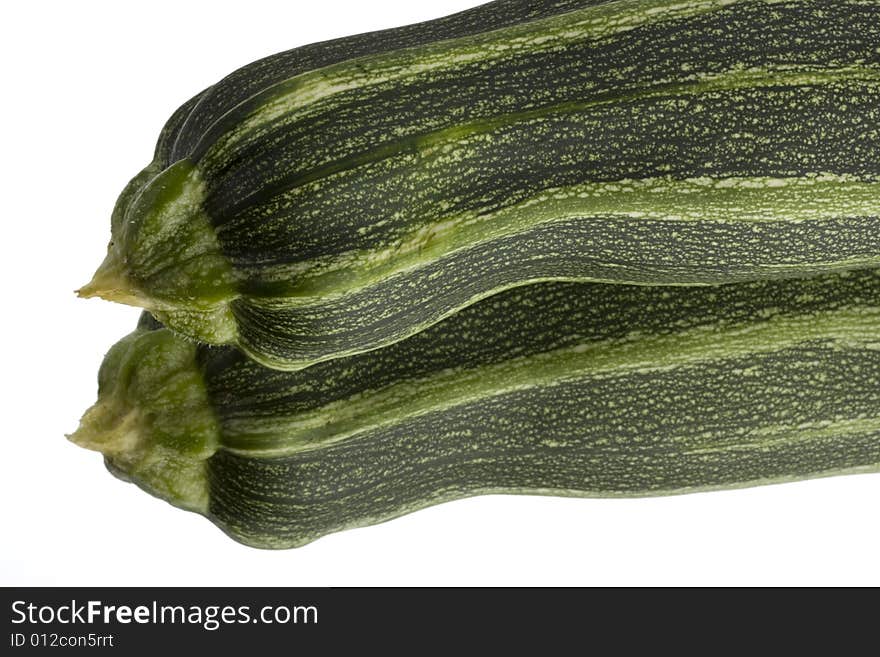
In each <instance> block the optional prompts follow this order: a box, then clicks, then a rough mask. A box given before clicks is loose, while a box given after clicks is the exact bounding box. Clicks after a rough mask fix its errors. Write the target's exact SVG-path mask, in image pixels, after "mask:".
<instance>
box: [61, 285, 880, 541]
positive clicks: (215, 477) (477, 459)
mask: <svg viewBox="0 0 880 657" xmlns="http://www.w3.org/2000/svg"><path fill="white" fill-rule="evenodd" d="M878 379H880V270H862V271H857V272H845V273H840V274H837V273H835V274H824V275H819V276H815V277H808V278H804V279H783V280H763V281H756V282H750V283H741V284H736V285H727V286H717V287H698V286H695V287H659V286H625V285H604V284H595V283H580V284H578V283H540V284H535V285H529V286H522V287H518V288H514V289H512V290H508V291H506V292H503V293H500V294H498V295H496V296H493V297H491V298H489V299H485V300H483V301H481V302H479V303H477V304H474V305H472V306H470V307H468V308H466V309H463V310H461V311H459V312H458V313H456V314H455V315H453V316H451V317H450V318H448V319H446V320H444V321H442V322H439V323H438V324H435V325H434V326H432V327H430V328H428V329H426V330H425V331H423V332H421V333H419V334H416V335H414V336H412V337H410V338H408V339H406V340H403V341H400V342H397V343H395V344H393V345H391V346H388V347H385V348H383V349H378V350H374V351H370V352H366V353H362V354H358V355H355V356H350V357H346V358H340V359H335V360H331V361H326V362H323V363H319V364H316V365H314V366H312V367H310V368H307V369H303V370H299V371H294V372H284V371H279V370H273V369H269V368H266V367H263V366H262V365H259V364H257V363H255V362H253V361H252V360H250V359H249V358H247V357H246V356H245V355H244V354H242V353H241V352H240V351H238V350H236V349H234V348H231V347H224V348H212V347H207V346H205V345H199V344H197V343H194V342H192V341H189V340H186V339H184V338H182V337H180V336H178V335H176V334H175V333H174V332H172V331H170V330H168V329H166V328H162V327H161V325H159V324H158V323H157V322H155V320H153V319H152V318H151V317H149V316H148V315H146V316H145V318H144V319H143V320H142V322H141V325H140V326H139V328H138V329H137V330H136V331H135V332H134V333H132V334H131V335H129V336H128V337H126V338H124V339H123V340H122V341H121V342H119V343H118V344H117V345H115V346H114V347H113V348H112V349H111V351H110V352H109V353H108V355H107V357H106V359H105V361H104V364H103V365H102V367H101V371H100V375H99V393H98V401H97V403H96V405H95V406H94V407H92V408H91V409H90V410H89V411H88V412H87V413H86V414H85V416H84V417H83V420H82V422H81V425H80V428H79V429H78V430H77V431H76V432H75V433H74V434H73V435H72V440H73V441H74V442H76V443H77V444H79V445H82V446H84V447H88V448H91V449H95V450H98V451H100V452H102V453H103V454H104V456H105V459H106V463H107V465H108V466H109V468H110V470H111V471H112V472H113V473H115V474H116V475H117V476H120V477H122V478H124V479H127V480H130V481H133V482H134V483H136V484H138V485H139V486H141V487H142V488H144V489H145V490H147V491H148V492H150V493H152V494H153V495H156V496H158V497H161V498H163V499H165V500H168V501H169V502H171V503H172V504H175V505H177V506H180V507H183V508H185V509H189V510H192V511H196V512H198V513H201V514H204V515H206V516H207V517H209V518H210V519H211V520H213V521H214V522H215V523H217V524H218V525H219V526H220V527H221V528H223V529H224V530H225V531H226V532H227V533H228V534H229V535H230V536H232V537H233V538H235V539H237V540H239V541H242V542H244V543H247V544H249V545H253V546H258V547H266V548H284V547H293V546H299V545H303V544H304V543H307V542H309V541H312V540H314V539H316V538H318V537H320V536H322V535H324V534H327V533H329V532H333V531H337V530H341V529H345V528H350V527H357V526H362V525H367V524H371V523H376V522H380V521H384V520H387V519H389V518H393V517H395V516H399V515H401V514H404V513H407V512H410V511H413V510H416V509H419V508H422V507H425V506H428V505H432V504H438V503H440V502H445V501H448V500H453V499H457V498H461V497H465V496H469V495H477V494H482V493H530V494H548V495H549V494H552V495H568V496H585V497H586V496H611V497H614V496H646V495H661V494H675V493H686V492H692V491H700V490H707V489H721V488H733V487H740V486H747V485H754V484H765V483H772V482H781V481H788V480H792V479H801V478H808V477H820V476H828V475H834V474H843V473H856V472H877V471H880V386H878V385H877V381H878Z"/></svg>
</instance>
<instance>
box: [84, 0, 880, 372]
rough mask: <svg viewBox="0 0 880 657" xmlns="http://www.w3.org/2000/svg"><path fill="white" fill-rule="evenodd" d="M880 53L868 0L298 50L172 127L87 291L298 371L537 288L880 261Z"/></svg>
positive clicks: (513, 10) (501, 13) (879, 30)
mask: <svg viewBox="0 0 880 657" xmlns="http://www.w3.org/2000/svg"><path fill="white" fill-rule="evenodd" d="M878 42H880V2H872V1H867V2H865V1H860V2H857V1H854V0H848V1H847V0H830V1H829V0H786V1H772V0H766V1H760V0H689V1H686V2H680V1H673V0H640V1H638V0H617V1H615V2H546V1H545V2H514V1H510V0H502V1H500V2H494V3H490V4H488V5H484V6H483V7H478V8H476V9H474V10H471V11H470V12H465V13H463V14H460V15H456V16H453V17H449V18H446V19H440V20H438V21H434V22H429V23H426V24H422V25H420V26H410V27H406V28H398V29H396V30H389V31H384V32H380V33H376V34H367V35H361V36H358V37H351V38H349V39H343V40H339V41H335V42H329V43H324V44H316V45H313V46H306V47H305V48H302V49H296V50H293V51H289V52H287V53H282V54H281V55H276V56H274V57H271V58H268V59H266V60H261V61H260V62H256V63H254V64H252V65H250V66H248V67H245V68H243V69H241V70H240V71H237V72H236V73H233V74H232V75H231V76H229V77H228V78H227V79H226V80H224V81H222V82H220V83H218V85H216V86H215V87H212V88H211V89H209V90H206V91H205V92H203V94H201V95H200V96H199V97H197V98H196V99H194V101H191V104H190V105H189V106H188V107H186V108H185V109H183V110H181V111H179V112H178V114H176V115H175V118H173V119H172V120H171V121H170V122H169V126H167V127H166V130H165V131H164V132H163V137H162V139H161V140H160V146H159V147H158V148H157V159H156V160H155V161H154V163H153V164H152V165H151V167H148V172H147V173H146V174H142V175H141V177H139V178H137V179H136V181H135V182H134V183H132V185H133V186H132V188H131V189H129V190H127V192H126V193H124V194H123V197H121V199H120V202H119V205H118V207H117V211H116V215H117V216H118V217H120V219H119V220H114V235H113V241H112V246H111V248H110V251H109V253H108V257H107V260H106V261H105V263H104V265H102V267H101V268H100V269H99V271H98V273H97V274H96V277H95V279H94V281H93V282H92V283H91V284H90V285H87V286H86V287H85V288H83V290H81V293H82V294H83V296H103V297H105V298H108V299H111V300H116V301H121V302H125V303H131V304H134V305H139V306H143V307H145V308H147V309H149V310H150V311H151V312H153V313H154V314H155V315H156V316H157V317H158V318H160V319H161V320H162V321H163V322H165V323H166V324H167V325H168V326H169V327H170V328H172V329H174V330H177V331H179V332H181V333H184V334H185V335H188V336H190V337H193V338H197V339H199V340H202V341H205V342H208V343H212V344H231V345H236V346H238V347H239V348H240V349H242V350H243V351H245V352H246V353H247V354H248V355H249V356H250V357H251V358H253V359H255V360H257V361H259V362H260V363H262V364H263V365H266V366H268V367H273V368H277V369H282V370H295V369H299V368H302V367H306V366H309V365H311V364H314V363H316V362H321V361H324V360H327V359H331V358H335V357H340V356H346V355H352V354H356V353H359V352H363V351H367V350H370V349H376V348H379V347H382V346H384V345H387V344H390V343H393V342H395V341H398V340H401V339H404V338H406V337H408V336H410V335H413V334H414V333H417V332H418V331H420V330H422V329H424V328H425V327H427V326H430V325H432V324H434V323H436V322H438V321H441V320H442V319H443V318H445V317H447V316H449V315H450V314H452V313H453V312H455V311H456V310H457V309H459V308H462V307H465V306H467V305H469V304H471V303H474V302H476V301H478V300H479V299H481V298H484V297H486V296H489V295H491V294H493V293H497V292H500V291H502V290H505V289H509V288H512V287H515V286H518V285H523V284H526V283H533V282H537V281H551V280H553V281H603V282H623V283H635V284H664V285H705V284H716V283H730V282H738V281H745V280H754V279H764V278H781V277H788V276H792V275H805V274H808V273H821V272H825V271H830V270H848V269H857V268H863V267H869V266H873V265H876V264H878V263H880V158H878V156H877V153H878V152H880V54H878V51H877V47H876V45H877V43H878ZM122 218H124V219H125V220H124V221H123V220H122Z"/></svg>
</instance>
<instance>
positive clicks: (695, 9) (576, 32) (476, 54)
mask: <svg viewBox="0 0 880 657" xmlns="http://www.w3.org/2000/svg"><path fill="white" fill-rule="evenodd" d="M739 1H741V0H691V1H686V0H685V1H682V0H620V1H619V2H611V3H608V4H603V5H597V6H594V7H588V8H585V9H581V10H578V11H573V12H569V13H566V14H560V15H557V16H552V17H550V18H545V19H542V20H538V21H533V22H529V23H523V24H520V25H514V26H508V27H505V28H503V29H501V30H495V31H491V32H485V33H480V34H476V35H472V36H468V37H462V38H459V39H451V40H447V41H440V42H435V43H430V44H425V45H421V46H416V47H412V48H405V49H400V50H396V51H393V52H390V53H380V54H377V55H368V56H365V57H361V58H357V59H353V60H348V61H345V62H341V63H339V64H334V65H331V66H327V67H324V68H321V69H317V70H314V71H308V72H306V73H303V74H301V75H299V76H297V77H295V78H291V80H286V81H284V82H282V83H279V84H278V85H276V86H278V87H279V88H284V91H283V93H280V94H279V96H278V97H277V98H276V99H274V100H272V101H268V102H266V103H265V104H263V105H262V106H261V107H260V108H259V109H258V110H257V111H255V112H254V113H253V114H251V115H250V116H249V117H248V118H247V119H245V120H244V121H242V122H240V123H239V124H238V125H237V126H236V127H235V128H234V129H233V130H231V131H230V132H228V133H226V135H225V136H224V137H223V138H222V139H220V140H219V141H218V142H217V143H216V144H215V145H214V146H213V147H212V151H213V154H212V155H211V157H221V158H222V153H223V152H224V148H225V145H226V144H229V143H233V142H235V141H237V139H238V138H239V137H241V136H242V135H245V134H247V133H248V132H250V131H251V130H253V129H255V128H259V126H261V125H264V124H265V123H266V122H268V121H272V120H273V119H276V118H278V117H280V116H283V115H286V114H291V113H294V112H297V111H298V110H302V109H304V108H308V107H309V106H311V105H315V104H316V103H318V102H319V101H321V100H323V99H325V98H328V97H330V96H333V95H335V94H339V93H342V92H345V91H348V90H351V89H356V88H363V87H364V86H365V85H377V84H383V83H386V82H392V81H399V80H403V79H406V78H412V77H415V76H420V75H425V74H428V73H431V72H432V71H436V70H440V69H444V68H450V67H453V66H455V65H461V64H468V63H472V62H481V61H482V62H486V63H487V64H488V65H491V62H492V61H494V60H497V59H501V58H504V57H509V56H510V55H511V54H512V53H516V54H517V55H523V54H530V53H539V52H545V51H550V50H554V49H559V48H564V47H565V46H566V45H567V44H570V43H576V42H579V41H584V40H597V39H601V38H604V37H608V36H611V35H614V34H619V33H623V32H627V31H630V30H633V29H636V28H639V27H642V26H644V25H649V24H652V23H658V22H663V21H671V20H679V19H683V18H689V17H693V16H698V15H700V14H704V13H708V12H712V11H717V10H719V9H722V8H724V7H728V6H730V5H734V4H736V3H737V2H739ZM795 1H797V0H795ZM781 2H791V0H764V4H778V3H781ZM292 80H296V84H294V85H291V81H292ZM303 115H304V116H305V114H303Z"/></svg>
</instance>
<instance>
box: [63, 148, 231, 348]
mask: <svg viewBox="0 0 880 657" xmlns="http://www.w3.org/2000/svg"><path fill="white" fill-rule="evenodd" d="M150 176H152V177H150ZM205 193H206V192H205V185H204V183H203V181H202V179H201V175H200V173H199V171H198V169H197V168H196V166H195V165H194V164H193V163H192V162H190V161H189V160H181V161H179V162H177V163H175V164H173V165H171V166H170V167H168V168H166V169H164V170H162V171H156V168H155V167H152V168H151V167H147V168H146V169H145V170H144V171H143V172H141V174H139V175H138V176H137V177H136V178H135V179H134V180H133V181H132V182H131V183H129V186H128V187H126V189H125V190H124V191H123V193H122V195H121V196H120V197H119V200H118V202H117V206H116V209H115V210H114V213H113V215H114V221H113V229H112V237H111V240H110V244H109V246H108V249H107V256H106V257H105V259H104V262H103V263H102V264H101V266H100V267H98V269H97V271H96V272H95V275H94V277H93V278H92V280H91V281H90V282H89V283H88V284H86V285H84V286H83V287H82V288H80V289H79V290H77V294H78V295H79V296H80V297H83V298H92V297H100V298H102V299H105V300H107V301H114V302H117V303H124V304H127V305H132V306H138V307H141V308H145V309H147V310H149V311H151V312H154V313H157V314H161V315H163V317H164V318H165V319H173V320H174V322H175V324H176V325H177V324H180V325H181V326H185V327H186V332H187V334H188V335H190V336H192V337H194V338H197V339H199V340H201V341H203V342H208V343H211V344H226V343H230V342H234V341H235V337H236V335H237V328H236V325H235V320H234V318H233V316H232V313H231V312H230V310H229V303H230V302H231V301H232V300H233V299H235V298H236V297H237V296H238V280H237V276H236V274H235V272H234V271H233V268H232V266H231V264H230V263H229V261H228V260H227V259H226V257H225V255H224V254H223V251H222V249H221V247H220V244H219V242H218V240H217V235H216V233H215V230H214V226H213V224H212V222H211V219H210V217H209V216H208V214H207V212H206V211H205V209H204V199H205Z"/></svg>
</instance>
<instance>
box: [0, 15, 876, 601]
mask: <svg viewBox="0 0 880 657" xmlns="http://www.w3.org/2000/svg"><path fill="white" fill-rule="evenodd" d="M475 4H477V2H475V1H474V0H457V1H451V0H431V1H430V2H428V1H425V2H412V1H394V0H371V1H370V2H362V1H355V0H325V1H324V2H299V1H296V0H287V1H286V2H265V1H258V0H247V1H242V0H236V1H235V2H218V1H214V2H181V1H180V0H176V1H171V2H169V1H159V0H153V1H152V2H149V3H133V2H106V3H99V2H88V1H85V0H81V1H80V2H62V1H58V2H54V3H53V2H18V3H5V4H4V5H3V8H2V9H0V48H2V53H0V54H2V66H3V77H2V80H0V94H2V102H0V113H2V122H0V129H2V135H3V142H2V155H0V167H2V176H0V180H2V185H3V194H2V205H0V212H2V217H0V222H2V224H0V226H2V229H0V230H2V258H0V267H2V284H3V288H2V289H3V293H4V297H3V317H2V322H0V331H2V348H3V356H2V365H0V372H2V385H3V390H2V397H0V399H2V413H0V427H2V436H0V440H2V452H0V454H2V456H0V504H2V524H0V534H2V538H0V549H2V554H0V585H51V584H62V585H310V586H324V585H346V584H348V585H428V584H435V585H452V584H462V585H467V584H472V585H507V584H521V585H538V584H546V585H573V584H577V585H627V584H642V585H653V584H683V585H685V584H686V585H700V584H733V585H737V584H777V585H793V584H819V585H822V584H838V585H840V584H850V585H858V584H871V585H880V558H878V554H880V522H878V504H880V475H861V476H851V477H843V478H837V479H825V480H818V481H810V482H804V483H796V484H786V485H781V486H772V487H765V488H759V489H750V490H740V491H732V492H723V493H708V494H700V495H692V496H685V497H677V498H663V499H646V500H573V499H555V498H535V497H500V496H499V497H483V498H474V499H470V500H464V501H460V502H455V503H451V504H446V505H443V506H439V507H434V508H432V509H428V510H425V511H421V512H418V513H416V514H413V515H410V516H408V517H405V518H402V519H399V520H395V521H392V522H389V523H386V524H383V525H380V526H377V527H372V528H368V529H360V530H354V531H348V532H344V533H341V534H335V535H332V536H329V537H326V538H323V539H321V540H319V541H317V542H316V543H312V544H311V545H309V546H307V547H305V548H301V549H299V550H289V551H283V552H265V551H259V550H254V549H251V548H246V547H243V546H241V545H239V544H237V543H234V542H233V541H231V540H229V539H228V538H226V537H225V535H223V534H222V533H221V532H220V531H219V530H217V529H216V528H215V527H214V526H213V525H212V524H211V523H210V522H209V521H207V520H205V519H203V518H201V517H199V516H196V515H193V514H189V513H186V512H183V511H179V510H177V509H175V508H173V507H171V506H169V505H167V504H165V503H164V502H161V501H159V500H156V499H154V498H151V497H150V496H148V495H147V494H145V493H143V492H142V491H140V490H139V489H137V488H135V487H134V486H132V485H130V484H125V483H123V482H121V481H118V480H117V479H115V478H114V477H112V476H111V475H110V474H109V473H108V472H106V471H105V469H104V466H103V464H102V460H101V457H100V456H99V455H98V454H97V453H94V452H88V451H85V450H83V449H80V448H78V447H76V446H74V445H72V444H70V443H69V442H67V441H66V440H65V438H64V435H65V433H70V432H71V431H73V429H75V428H76V426H77V421H78V419H79V417H80V415H81V414H82V412H83V411H84V410H85V409H86V408H87V407H88V406H89V405H90V404H92V403H93V402H94V399H95V394H96V373H97V369H98V365H99V363H100V361H101V358H102V356H103V354H104V352H105V351H106V349H107V348H108V347H109V346H110V345H111V344H112V343H113V342H114V341H115V340H117V339H118V338H120V337H121V336H123V335H124V334H126V333H128V332H129V331H130V330H131V329H132V327H133V326H134V324H135V322H136V320H137V316H138V311H137V310H135V309H134V308H128V307H123V306H117V305H114V304H110V303H107V302H103V301H99V300H92V301H82V300H78V299H77V298H75V296H74V294H73V290H74V289H75V288H77V287H78V286H80V285H81V284H83V283H85V282H86V281H87V280H88V279H89V278H90V276H91V274H92V271H93V270H94V268H95V267H96V266H97V264H98V263H99V262H100V261H101V259H102V257H103V252H104V249H105V245H106V242H107V239H108V236H109V221H110V211H111V209H112V207H113V203H114V201H115V198H116V195H117V194H118V193H119V191H120V190H121V189H122V187H123V185H124V184H125V183H126V182H127V181H128V180H129V178H130V177H131V176H133V175H134V174H135V173H136V172H138V171H139V170H140V169H141V167H142V166H144V165H145V164H146V163H147V162H148V161H149V160H150V158H151V155H152V150H153V146H154V143H155V139H156V137H157V136H158V133H159V129H160V128H161V126H162V124H163V123H164V121H165V119H166V118H167V117H168V116H169V115H170V114H171V112H172V111H173V110H174V109H175V108H176V107H177V106H178V105H179V104H180V103H182V102H183V101H185V100H186V99H188V98H189V97H190V96H192V95H193V94H194V93H196V92H198V91H199V90H201V89H202V88H204V87H206V86H208V85H210V84H212V83H213V82H215V81H217V80H219V79H220V78H221V77H223V76H224V75H225V74H227V73H229V72H230V71H232V70H233V69H235V68H237V67H239V66H241V65H244V64H246V63H248V62H250V61H253V60H255V59H257V58H259V57H263V56H265V55H269V54H272V53H274V52H277V51H281V50H285V49H288V48H291V47H293V46H297V45H302V44H305V43H308V42H313V41H318V40H323V39H328V38H332V37H337V36H344V35H348V34H353V33H356V32H363V31H368V30H373V29H378V28H382V27H392V26H396V25H402V24H404V23H408V22H413V21H417V20H425V19H429V18H434V17H437V16H440V15H443V14H447V13H451V12H454V11H458V10H461V9H465V8H467V7H470V6H473V5H475Z"/></svg>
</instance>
